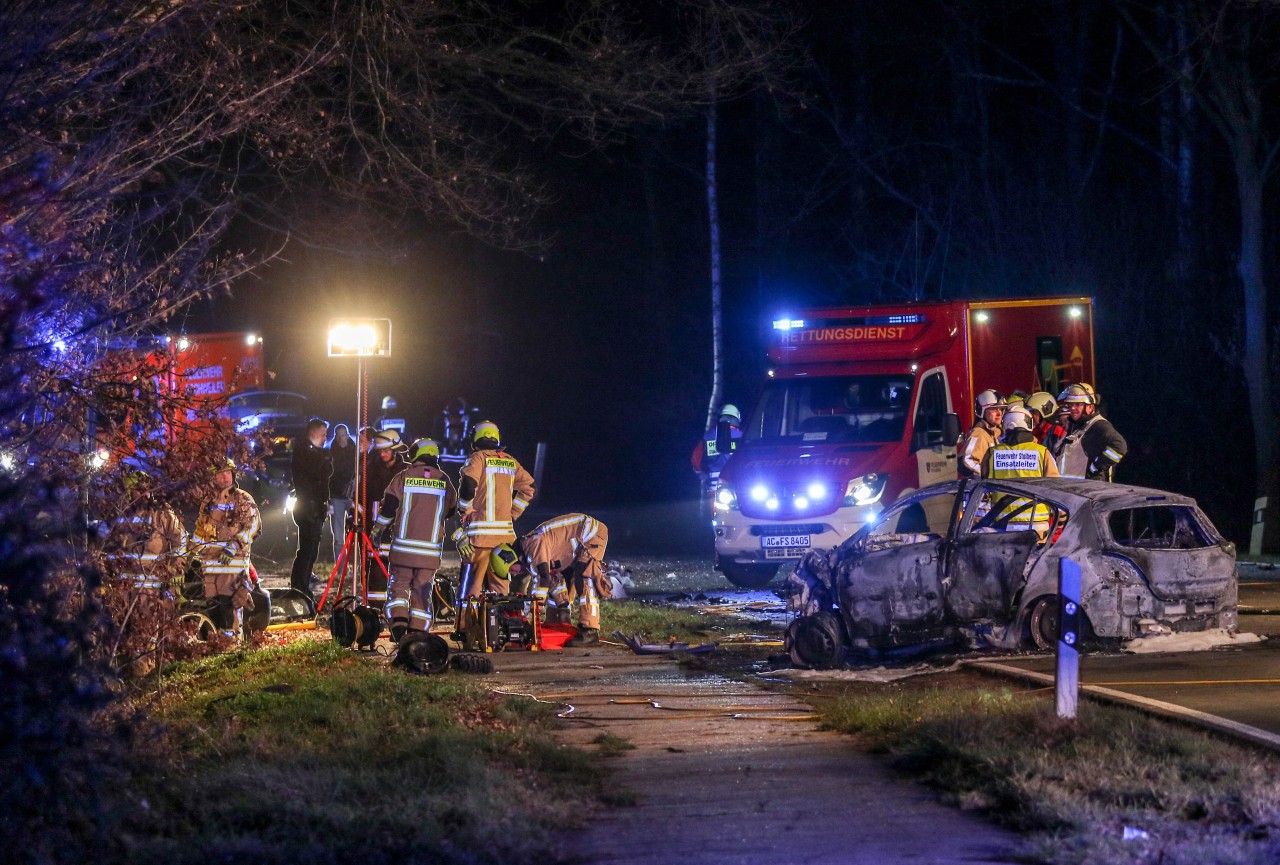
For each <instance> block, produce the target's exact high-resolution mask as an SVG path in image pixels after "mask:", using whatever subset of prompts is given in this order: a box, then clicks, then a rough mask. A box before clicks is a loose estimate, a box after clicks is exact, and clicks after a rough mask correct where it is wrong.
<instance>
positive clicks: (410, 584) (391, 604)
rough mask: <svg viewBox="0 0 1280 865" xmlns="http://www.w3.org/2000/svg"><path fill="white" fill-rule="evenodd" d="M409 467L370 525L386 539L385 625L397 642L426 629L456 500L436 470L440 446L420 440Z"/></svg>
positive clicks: (390, 487)
mask: <svg viewBox="0 0 1280 865" xmlns="http://www.w3.org/2000/svg"><path fill="white" fill-rule="evenodd" d="M409 458H410V460H411V464H410V466H409V468H407V469H405V470H404V471H402V472H400V473H399V474H398V475H396V476H395V477H394V478H392V480H391V483H389V484H388V485H387V490H386V492H385V493H383V496H382V502H381V505H380V506H379V508H378V518H377V520H375V522H376V523H377V524H378V525H379V526H381V527H383V531H384V532H389V533H390V534H391V553H390V556H389V563H388V570H389V571H390V572H391V577H390V579H389V580H388V583H387V606H386V614H387V620H388V621H389V622H390V623H391V639H392V641H393V642H395V643H397V644H398V643H399V642H400V641H401V639H403V638H404V635H405V634H406V633H408V632H410V631H426V630H428V629H430V627H431V593H432V591H433V589H434V585H435V576H436V571H437V570H438V569H439V568H440V556H441V554H442V553H443V552H444V521H445V520H446V519H447V518H448V517H449V515H450V514H451V513H453V510H454V507H455V506H456V505H457V501H458V497H457V494H456V493H455V492H454V490H453V484H451V483H450V482H449V478H448V476H447V475H445V473H444V472H442V471H441V470H440V446H439V445H438V444H436V443H435V442H434V441H433V440H431V439H419V440H418V441H416V442H414V443H413V446H412V447H410V449H409Z"/></svg>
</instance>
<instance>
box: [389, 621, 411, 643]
mask: <svg viewBox="0 0 1280 865" xmlns="http://www.w3.org/2000/svg"><path fill="white" fill-rule="evenodd" d="M408 632H409V620H408V619H392V620H391V642H392V643H394V644H395V645H397V646H399V645H400V641H401V640H403V639H404V635H405V634H407V633H408Z"/></svg>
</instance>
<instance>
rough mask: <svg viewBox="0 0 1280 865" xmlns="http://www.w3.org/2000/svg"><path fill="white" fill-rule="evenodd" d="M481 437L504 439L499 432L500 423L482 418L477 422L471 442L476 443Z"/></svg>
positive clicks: (498, 440)
mask: <svg viewBox="0 0 1280 865" xmlns="http://www.w3.org/2000/svg"><path fill="white" fill-rule="evenodd" d="M481 439H492V440H493V441H496V442H500V441H502V436H501V435H500V434H499V433H498V425H497V424H496V423H494V422H493V421H491V420H482V421H480V423H478V424H476V428H475V430H474V431H473V432H472V433H471V443H472V444H476V443H477V442H479V441H480V440H481Z"/></svg>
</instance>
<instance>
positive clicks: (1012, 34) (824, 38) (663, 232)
mask: <svg viewBox="0 0 1280 865" xmlns="http://www.w3.org/2000/svg"><path fill="white" fill-rule="evenodd" d="M1030 5H1031V6H1032V7H1035V8H1034V9H1027V8H1026V7H1025V6H1023V5H1022V4H1014V5H1013V6H1009V5H1008V4H998V3H987V4H973V8H972V10H969V11H965V12H963V13H955V12H954V10H952V9H951V8H950V7H947V6H940V5H937V4H932V3H903V4H897V3H895V4H877V3H852V4H848V5H847V7H845V8H842V9H841V10H840V11H830V12H827V11H824V12H816V11H811V12H810V13H809V14H810V15H811V16H813V17H811V18H810V19H809V22H808V25H807V26H806V27H805V28H804V29H803V30H802V32H801V33H800V34H799V35H798V37H797V38H798V42H799V44H800V47H801V49H802V51H801V53H802V54H804V55H806V56H807V57H809V58H810V60H811V64H812V65H807V66H801V67H799V68H797V70H795V72H794V73H793V75H792V79H793V81H794V84H793V88H792V89H793V92H792V93H789V94H780V95H777V96H776V97H775V96H773V95H761V94H748V95H745V96H741V97H738V98H736V99H734V100H732V101H731V102H729V103H727V104H726V105H724V106H722V109H721V113H720V117H721V124H722V125H721V132H720V135H721V142H720V148H719V156H720V161H721V165H720V172H721V173H720V183H721V190H720V194H721V202H720V207H721V213H722V218H723V226H722V229H723V233H724V250H723V254H724V267H725V288H724V291H725V328H726V343H725V347H726V359H727V364H728V367H727V370H728V373H727V380H726V397H727V399H728V400H729V401H732V402H736V403H738V404H739V405H741V406H742V407H743V409H744V412H745V411H748V410H749V408H750V406H751V404H752V402H753V400H754V398H755V395H756V392H757V388H758V385H759V382H760V380H761V376H762V373H763V369H764V364H763V357H764V350H765V344H764V339H765V337H766V334H767V332H768V331H767V328H768V322H770V321H771V320H772V318H773V317H775V316H776V314H777V313H779V312H781V311H784V310H788V309H795V308H799V307H801V306H803V305H804V304H806V303H823V304H827V303H836V302H838V303H859V302H879V301H895V300H903V299H909V298H921V299H931V298H939V297H942V298H961V297H971V298H984V297H1015V296H1036V295H1049V294H1087V295H1092V296H1094V297H1096V298H1097V307H1096V314H1097V318H1096V321H1097V338H1098V355H1099V381H1098V382H1097V385H1098V387H1099V390H1100V391H1101V392H1102V393H1103V395H1104V397H1105V400H1106V409H1107V414H1108V416H1109V417H1111V418H1112V420H1113V421H1114V422H1115V423H1116V425H1117V427H1118V428H1119V429H1120V430H1121V432H1122V433H1123V434H1124V435H1125V436H1126V437H1127V438H1128V440H1129V443H1130V448H1131V456H1130V458H1129V460H1128V461H1127V462H1126V464H1125V466H1124V467H1122V468H1121V470H1120V472H1119V479H1120V480H1126V481H1131V482H1135V483H1144V484H1149V485H1155V486H1162V487H1166V488H1169V489H1173V490H1177V491H1179V492H1185V493H1190V494H1192V495H1195V496H1197V497H1198V498H1199V499H1200V501H1201V503H1202V505H1203V506H1204V507H1205V508H1206V510H1207V511H1208V512H1209V513H1210V515H1211V516H1212V517H1213V518H1214V519H1215V521H1216V522H1218V523H1219V525H1220V526H1221V527H1223V528H1224V530H1225V531H1227V532H1228V534H1230V535H1231V536H1233V538H1234V539H1236V540H1237V541H1244V542H1246V543H1247V540H1248V539H1247V530H1248V522H1249V515H1250V508H1251V506H1252V500H1253V495H1254V482H1253V473H1252V466H1251V464H1250V462H1249V460H1250V457H1249V448H1250V447H1251V434H1250V432H1249V424H1248V414H1247V411H1248V406H1247V403H1246V401H1245V397H1244V390H1243V386H1242V384H1241V382H1240V378H1239V375H1238V374H1237V372H1236V371H1235V370H1234V369H1233V368H1231V367H1230V366H1229V364H1228V362H1227V360H1226V359H1225V357H1224V355H1225V354H1227V353H1229V350H1230V346H1231V344H1232V340H1233V339H1235V338H1236V334H1237V332H1238V331H1237V330H1236V329H1235V328H1237V327H1238V314H1237V312H1236V310H1237V308H1238V306H1239V287H1238V285H1237V283H1236V280H1235V278H1234V276H1233V273H1232V261H1233V255H1234V250H1235V247H1236V244H1237V242H1238V241H1237V236H1236V229H1235V227H1234V225H1235V223H1234V222H1233V219H1234V208H1235V201H1234V195H1233V185H1232V178H1231V175H1230V170H1229V169H1230V167H1229V165H1228V164H1227V163H1226V162H1225V156H1224V149H1223V146H1222V144H1221V141H1220V140H1218V139H1216V138H1215V136H1214V135H1213V133H1212V131H1211V130H1209V129H1207V128H1204V127H1203V126H1201V127H1200V128H1199V129H1198V131H1197V134H1196V136H1195V137H1194V146H1195V148H1196V153H1197V157H1198V160H1197V163H1196V176H1195V189H1194V193H1195V196H1196V204H1197V214H1198V219H1197V223H1196V226H1195V240H1194V250H1195V257H1194V261H1193V262H1192V264H1191V274H1190V277H1189V278H1175V277H1174V276H1173V275H1172V274H1173V270H1174V268H1173V266H1172V265H1171V261H1172V260H1173V257H1174V248H1173V245H1174V240H1173V237H1174V226H1173V225H1172V221H1173V219H1172V213H1171V208H1170V206H1169V204H1168V198H1167V192H1166V189H1167V185H1168V178H1167V177H1166V171H1165V168H1164V167H1162V165H1161V164H1160V161H1159V158H1158V152H1157V151H1158V150H1159V147H1160V141H1159V128H1160V127H1159V117H1158V116H1156V112H1157V107H1158V106H1157V102H1158V98H1157V95H1158V92H1159V89H1160V82H1159V81H1158V76H1157V75H1156V74H1155V73H1153V72H1152V65H1151V63H1150V60H1149V58H1147V57H1146V56H1144V55H1143V54H1142V50H1141V49H1140V48H1139V47H1138V46H1137V44H1136V40H1132V39H1130V40H1129V41H1128V42H1126V43H1124V45H1123V46H1122V49H1121V51H1120V52H1119V55H1118V56H1119V62H1118V63H1116V68H1117V70H1118V73H1117V79H1116V81H1115V82H1114V86H1113V87H1112V89H1111V91H1110V96H1109V99H1110V100H1111V101H1110V102H1109V103H1107V108H1108V111H1109V112H1110V116H1111V117H1113V118H1115V119H1114V121H1113V123H1114V124H1115V126H1116V128H1115V129H1110V130H1107V131H1105V132H1103V133H1100V130H1099V127H1098V125H1097V124H1096V123H1092V122H1085V121H1084V120H1083V119H1082V117H1081V115H1080V114H1079V113H1077V112H1072V111H1069V110H1067V109H1066V108H1064V102H1063V98H1062V93H1061V89H1060V87H1059V86H1058V85H1061V84H1062V82H1063V80H1064V79H1065V78H1066V77H1067V76H1066V75H1065V72H1064V70H1066V69H1067V68H1068V67H1069V68H1071V69H1073V70H1078V71H1079V72H1080V79H1079V81H1078V84H1079V86H1080V88H1081V89H1080V91H1079V92H1080V93H1083V94H1084V95H1083V96H1081V97H1080V98H1081V99H1082V100H1083V101H1084V102H1086V103H1088V104H1089V105H1090V106H1093V107H1094V108H1097V107H1098V106H1099V105H1100V102H1099V100H1101V99H1102V98H1103V97H1102V95H1101V94H1103V93H1104V92H1107V87H1108V86H1109V76H1110V69H1111V68H1112V62H1113V58H1114V57H1115V56H1116V55H1115V53H1114V49H1115V45H1114V42H1113V39H1114V32H1115V27H1116V21H1115V19H1114V18H1112V17H1111V14H1110V13H1109V12H1108V11H1106V10H1105V9H1100V8H1096V7H1094V6H1092V5H1090V4H1079V6H1080V8H1079V9H1077V8H1076V4H1067V6H1066V7H1063V8H1066V9H1067V10H1068V11H1069V12H1070V14H1071V15H1077V14H1081V15H1083V13H1082V12H1081V10H1083V9H1087V10H1088V15H1087V16H1085V17H1083V18H1079V20H1077V22H1076V23H1077V24H1079V22H1080V21H1084V22H1085V23H1084V24H1079V28H1078V30H1077V31H1076V32H1075V35H1071V34H1066V35H1064V33H1065V31H1062V32H1059V30H1058V29H1055V28H1061V27H1063V26H1065V25H1064V24H1063V22H1062V20H1061V19H1060V18H1058V17H1057V13H1056V12H1054V11H1053V10H1054V9H1058V8H1059V7H1058V4H1030ZM1050 6H1052V7H1053V9H1050V8H1049V7H1050ZM957 14H960V15H961V16H962V17H964V18H965V19H966V20H967V21H968V23H969V24H971V25H972V29H971V30H966V28H964V27H960V26H958V25H957V19H956V17H955V16H956V15H957ZM1064 46H1066V47H1064ZM1028 69H1030V70H1033V71H1034V72H1035V73H1036V74H1037V75H1040V76H1043V81H1044V82H1045V83H1043V85H1042V86H1017V87H1014V86H1002V85H1001V84H999V83H996V82H997V81H998V80H1000V79H1004V78H1012V77H1022V78H1027V77H1030V75H1029V73H1028V72H1027V70H1028ZM978 73H981V74H978ZM1015 73H1016V76H1015ZM1121 127H1123V130H1122V134H1121V133H1120V132H1117V129H1120V128H1121ZM702 134H703V128H702V126H701V123H700V120H699V119H698V118H697V117H689V118H677V119H673V120H671V121H670V122H668V123H666V124H664V125H661V126H655V127H650V128H645V129H641V130H638V131H637V132H636V133H635V134H634V136H633V137H632V138H631V140H630V141H629V142H627V143H625V144H623V145H620V146H615V147H613V148H611V149H606V150H604V151H601V152H597V153H590V154H586V155H583V154H581V153H580V152H578V153H573V154H570V153H568V152H567V150H568V148H565V147H561V146H559V144H558V143H553V144H552V145H550V146H548V147H542V146H537V147H534V146H533V145H528V146H522V151H521V152H522V158H525V159H529V160H536V163H534V164H535V165H536V168H537V170H538V172H539V174H540V176H541V177H542V178H543V179H544V181H545V182H546V183H547V186H548V189H549V190H550V192H551V193H552V196H553V201H552V202H551V203H550V204H549V205H548V206H547V207H546V208H545V209H544V210H543V212H542V213H541V214H540V216H539V220H538V223H537V230H539V231H541V232H545V233H546V234H548V235H549V236H550V237H551V242H550V244H549V246H548V247H547V249H546V251H545V252H544V253H542V254H537V255H530V254H526V253H518V252H509V251H503V250H501V249H497V248H494V247H492V246H490V245H487V244H485V243H483V242H481V241H479V240H475V239H472V238H469V237H467V236H466V235H465V234H462V233H460V232H458V231H457V230H456V229H454V228H453V227H451V226H448V225H442V224H438V223H436V224H432V223H428V222H425V221H424V222H423V223H422V224H420V225H415V226H411V227H410V228H409V229H408V231H407V232H406V236H407V238H408V242H407V244H406V247H405V248H406V252H405V254H404V256H403V257H402V258H399V259H396V260H389V259H387V258H385V257H383V256H381V255H375V256H369V257H368V258H366V259H360V258H353V257H351V256H345V255H339V254H337V253H334V252H331V251H326V250H321V249H313V248H308V247H306V246H305V245H303V244H302V243H298V242H291V243H289V244H288V245H286V246H285V247H284V250H283V253H282V256H281V259H280V260H279V261H277V262H275V263H273V264H271V265H269V266H268V267H266V268H264V269H263V270H261V271H260V272H259V273H258V275H257V276H256V277H255V278H252V279H248V280H244V281H242V282H241V283H240V284H239V285H238V286H237V287H236V289H235V291H234V296H233V297H232V298H227V299H220V300H217V301H215V302H211V303H209V304H206V305H204V306H202V307H200V308H198V309H196V310H194V311H193V312H192V313H191V314H190V316H189V318H188V320H187V321H186V327H187V328H188V330H190V331H193V332H194V331H198V330H232V329H253V330H258V331H260V332H262V333H263V334H264V336H265V341H266V357H267V365H268V369H270V370H272V371H273V372H274V373H275V378H274V380H273V381H272V382H271V385H270V386H272V387H275V388H279V389H284V390H296V391H300V392H302V393H305V394H308V395H309V396H310V397H311V399H312V402H313V404H314V407H315V412H316V413H317V414H319V415H321V416H323V417H325V418H327V419H329V420H331V421H335V420H341V421H346V422H348V423H350V422H351V421H352V420H353V418H354V404H355V363H354V361H349V360H331V359H328V358H327V357H325V344H324V340H325V333H326V326H327V322H328V320H329V319H330V318H333V317H340V316H386V317H389V318H391V319H392V320H393V327H394V339H393V343H394V348H393V357H392V358H391V359H389V360H385V361H374V362H371V363H370V365H369V366H370V371H371V379H370V380H371V384H370V397H371V416H373V417H376V416H377V415H378V414H379V412H378V410H377V401H378V400H379V399H380V398H381V396H382V395H383V394H387V393H389V394H394V395H395V396H396V397H397V399H398V400H399V401H400V405H401V413H402V414H403V415H404V416H405V417H406V418H407V419H408V421H409V431H410V434H411V435H420V434H423V433H427V432H434V431H435V426H434V424H435V419H436V416H437V415H438V413H439V411H440V409H441V408H442V406H443V404H444V403H445V402H446V400H448V399H451V398H453V397H455V396H463V397H465V398H467V399H468V400H469V401H471V402H473V403H476V404H478V405H479V406H481V407H482V409H483V412H482V413H483V415H484V416H486V417H488V418H490V419H492V420H494V421H495V422H497V423H498V424H499V425H500V427H501V428H502V430H503V432H504V437H505V439H506V443H507V445H508V446H509V449H510V450H511V451H512V452H513V453H515V455H516V456H517V457H519V458H520V459H522V460H523V461H524V462H525V463H526V464H529V465H531V464H532V462H533V455H534V447H535V443H536V442H538V441H545V442H547V443H548V445H549V460H548V466H547V474H546V479H545V485H544V495H545V500H544V501H546V502H549V503H552V504H554V505H555V506H557V507H559V508H562V509H565V510H568V509H575V510H580V509H590V508H593V507H601V506H606V505H614V504H618V503H622V502H636V501H646V502H654V501H664V500H675V499H681V498H689V497H692V496H694V495H696V492H697V481H696V479H695V477H694V475H693V473H692V472H691V471H690V470H689V466H688V455H689V451H690V450H691V448H692V446H693V443H694V441H695V440H696V438H697V437H698V435H699V433H700V431H701V428H702V424H703V419H704V416H705V412H706V403H707V399H708V396H709V392H710V340H711V336H710V315H709V300H708V291H707V284H708V263H707V223H706V207H705V187H704V186H703V183H702V179H701V172H702V158H703V151H702V148H703V147H704V146H705V143H704V139H703V137H702ZM1138 141H1144V142H1145V143H1143V144H1141V145H1140V144H1138V143H1136V142H1138ZM1153 148H1154V150H1153ZM646 195H648V198H647V197H646ZM647 201H648V202H651V203H652V208H650V207H649V206H647V203H646V202H647ZM1272 236H1273V237H1274V232H1273V233H1272ZM240 237H241V238H249V240H250V244H251V245H255V246H257V247H258V248H265V247H267V246H270V245H271V243H272V240H271V238H269V237H263V238H256V237H253V235H252V232H251V231H250V230H248V229H244V230H242V231H241V232H240ZM1273 254H1274V250H1270V251H1269V255H1273ZM979 384H980V383H979ZM961 412H962V415H961V422H962V424H963V425H965V426H967V425H968V424H969V423H971V418H968V417H966V416H964V414H963V407H962V408H961ZM1210 429H1211V430H1212V435H1211V438H1212V439H1213V440H1214V441H1216V442H1220V443H1230V444H1231V447H1229V448H1224V449H1222V450H1218V449H1217V448H1215V449H1214V457H1213V459H1212V460H1209V459H1207V458H1206V449H1205V447H1204V442H1205V440H1206V437H1207V435H1208V432H1207V431H1208V430H1210Z"/></svg>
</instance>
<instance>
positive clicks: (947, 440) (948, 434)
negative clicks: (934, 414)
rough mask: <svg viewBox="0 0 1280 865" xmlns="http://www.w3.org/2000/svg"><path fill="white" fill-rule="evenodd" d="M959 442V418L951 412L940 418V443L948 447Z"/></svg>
mask: <svg viewBox="0 0 1280 865" xmlns="http://www.w3.org/2000/svg"><path fill="white" fill-rule="evenodd" d="M958 441H960V416H959V415H958V414H956V413H955V412H953V411H949V412H947V413H946V414H945V415H943V416H942V443H943V444H944V445H947V446H948V447H950V446H953V445H954V444H955V443H956V442H958Z"/></svg>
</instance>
